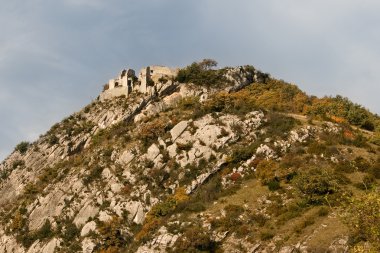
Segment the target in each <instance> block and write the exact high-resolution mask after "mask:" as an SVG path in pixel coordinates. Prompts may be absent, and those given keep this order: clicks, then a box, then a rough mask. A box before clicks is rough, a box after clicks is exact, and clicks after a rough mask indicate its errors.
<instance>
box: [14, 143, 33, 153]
mask: <svg viewBox="0 0 380 253" xmlns="http://www.w3.org/2000/svg"><path fill="white" fill-rule="evenodd" d="M29 146H30V143H29V142H26V141H23V142H21V143H19V144H17V146H16V148H15V150H16V151H18V152H20V153H21V154H25V153H26V151H28V148H29Z"/></svg>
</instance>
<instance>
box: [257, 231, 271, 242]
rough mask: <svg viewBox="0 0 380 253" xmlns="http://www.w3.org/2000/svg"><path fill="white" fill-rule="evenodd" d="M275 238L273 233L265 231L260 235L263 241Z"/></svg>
mask: <svg viewBox="0 0 380 253" xmlns="http://www.w3.org/2000/svg"><path fill="white" fill-rule="evenodd" d="M273 237H274V233H273V231H269V230H265V231H263V232H261V233H260V239H261V240H262V241H268V240H270V239H272V238H273Z"/></svg>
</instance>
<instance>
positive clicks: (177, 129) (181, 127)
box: [170, 120, 189, 141]
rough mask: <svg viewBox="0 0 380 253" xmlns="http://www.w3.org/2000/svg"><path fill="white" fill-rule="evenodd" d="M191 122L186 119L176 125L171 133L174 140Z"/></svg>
mask: <svg viewBox="0 0 380 253" xmlns="http://www.w3.org/2000/svg"><path fill="white" fill-rule="evenodd" d="M188 124H189V122H188V121H186V120H184V121H181V122H179V123H178V124H177V125H175V126H174V127H173V128H172V130H170V134H171V136H172V140H173V141H175V140H176V139H177V138H178V137H179V136H180V135H181V134H182V133H183V132H184V131H185V130H186V128H187V126H188Z"/></svg>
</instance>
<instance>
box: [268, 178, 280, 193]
mask: <svg viewBox="0 0 380 253" xmlns="http://www.w3.org/2000/svg"><path fill="white" fill-rule="evenodd" d="M267 185H268V189H269V190H270V191H277V190H278V189H280V188H281V186H280V182H279V181H278V180H277V179H274V180H271V181H269V182H268V184H267Z"/></svg>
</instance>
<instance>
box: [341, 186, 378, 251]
mask: <svg viewBox="0 0 380 253" xmlns="http://www.w3.org/2000/svg"><path fill="white" fill-rule="evenodd" d="M345 210H346V211H347V213H346V216H345V218H346V222H347V224H348V225H349V228H350V231H351V235H352V237H353V239H354V242H356V243H357V242H360V241H363V242H364V241H366V242H369V243H371V244H372V246H373V247H374V248H375V249H377V250H380V226H379V224H380V215H379V210H380V194H379V191H378V190H374V191H371V192H369V193H366V194H364V195H363V196H360V197H354V198H352V199H350V202H349V205H348V206H347V207H346V209H345Z"/></svg>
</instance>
